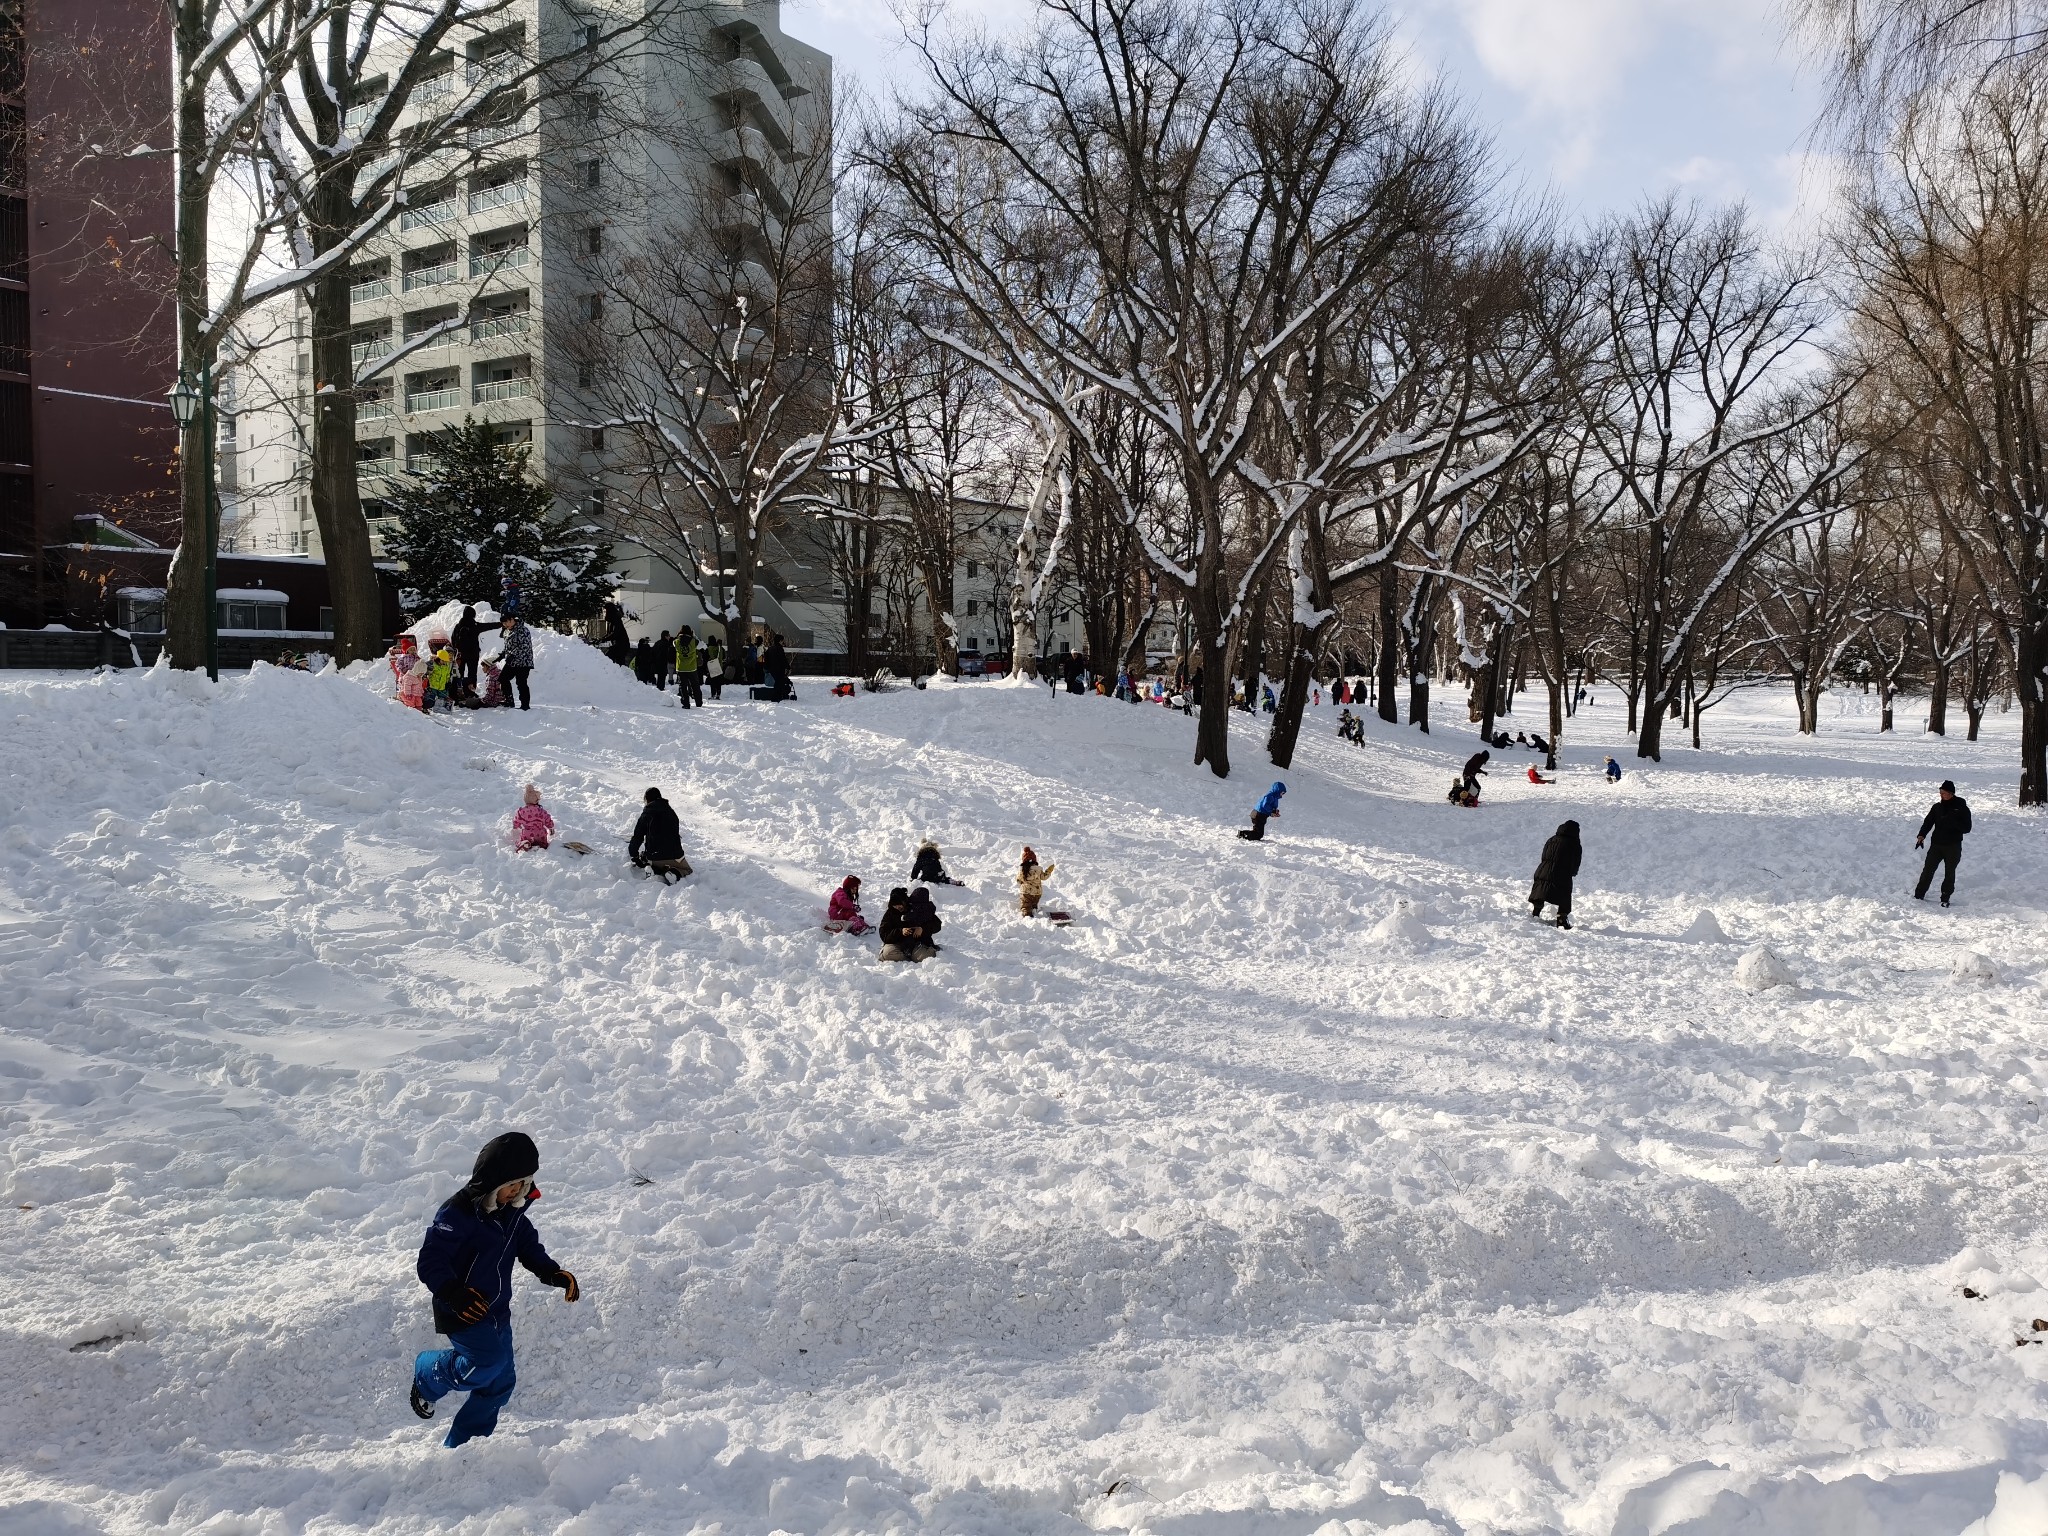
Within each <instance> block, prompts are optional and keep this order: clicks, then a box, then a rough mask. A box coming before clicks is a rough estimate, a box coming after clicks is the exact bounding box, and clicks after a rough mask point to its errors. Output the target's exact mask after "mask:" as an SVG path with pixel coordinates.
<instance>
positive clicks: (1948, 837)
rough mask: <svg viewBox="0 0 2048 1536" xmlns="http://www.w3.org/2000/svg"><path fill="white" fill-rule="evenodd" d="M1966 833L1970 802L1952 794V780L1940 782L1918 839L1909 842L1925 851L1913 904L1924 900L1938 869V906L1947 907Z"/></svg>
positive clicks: (1952, 890) (1953, 893)
mask: <svg viewBox="0 0 2048 1536" xmlns="http://www.w3.org/2000/svg"><path fill="white" fill-rule="evenodd" d="M1969 831H1970V802H1969V801H1967V800H1965V799H1963V797H1962V796H1960V795H1958V794H1957V793H1956V781H1955V780H1954V779H1943V780H1942V781H1941V793H1940V797H1939V798H1938V799H1937V800H1936V801H1935V802H1934V804H1933V805H1932V806H1931V807H1929V808H1928V812H1927V815H1926V817H1925V819H1924V820H1922V821H1921V823H1920V835H1919V836H1918V837H1916V838H1914V839H1913V846H1914V847H1915V848H1918V847H1921V846H1922V845H1923V844H1924V845H1925V846H1926V848H1927V862H1926V863H1924V864H1922V865H1921V866H1920V883H1919V884H1918V885H1917V886H1915V887H1914V888H1913V899H1914V900H1915V901H1925V900H1926V899H1927V887H1928V886H1929V885H1931V884H1932V883H1933V882H1934V871H1935V868H1936V866H1937V865H1938V866H1940V868H1941V904H1942V905H1943V906H1944V907H1945V906H1947V905H1948V899H1949V897H1951V896H1953V895H1955V893H1956V861H1957V860H1958V859H1960V858H1961V857H1962V856H1963V839H1964V838H1965V837H1966V836H1968V835H1969Z"/></svg>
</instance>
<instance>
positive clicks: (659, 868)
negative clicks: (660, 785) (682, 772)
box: [626, 789, 690, 885]
mask: <svg viewBox="0 0 2048 1536" xmlns="http://www.w3.org/2000/svg"><path fill="white" fill-rule="evenodd" d="M643 798H644V799H645V801H646V805H645V807H644V808H643V809H642V810H641V812H640V819H639V820H638V821H636V822H634V823H633V840H632V841H631V842H629V843H627V844H626V857H627V858H629V859H631V860H632V861H633V867H634V868H635V869H651V870H653V871H654V872H655V873H656V874H657V875H659V876H661V883H662V884H663V885H667V884H669V876H671V875H673V876H675V877H676V879H678V880H681V879H683V878H684V877H685V876H686V875H688V874H689V873H690V861H689V860H688V859H686V858H684V857H683V829H682V827H681V825H680V824H679V823H678V822H677V821H676V813H675V807H673V806H671V805H670V804H669V803H668V802H667V801H666V800H664V799H662V798H661V791H660V790H658V789H650V790H648V791H647V793H646V795H645V796H644V797H643Z"/></svg>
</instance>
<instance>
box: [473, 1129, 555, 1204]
mask: <svg viewBox="0 0 2048 1536" xmlns="http://www.w3.org/2000/svg"><path fill="white" fill-rule="evenodd" d="M538 1172H540V1148H539V1147H536V1146H535V1145H534V1144H533V1138H532V1137H531V1136H529V1135H527V1134H526V1133H525V1132H524V1131H507V1132H506V1133H505V1134H504V1135H502V1136H493V1137H492V1138H491V1139H490V1140H489V1141H487V1142H485V1143H484V1149H483V1151H481V1152H479V1153H477V1155H476V1167H475V1168H473V1169H471V1170H470V1174H469V1187H470V1189H471V1190H473V1191H475V1192H476V1193H477V1194H489V1193H490V1192H491V1191H492V1190H494V1189H496V1188H497V1187H498V1186H499V1185H500V1184H510V1183H511V1182H512V1181H513V1180H514V1179H530V1178H532V1177H533V1176H534V1175H535V1174H536V1173H538Z"/></svg>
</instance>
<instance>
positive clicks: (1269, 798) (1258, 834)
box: [1237, 783, 1287, 843]
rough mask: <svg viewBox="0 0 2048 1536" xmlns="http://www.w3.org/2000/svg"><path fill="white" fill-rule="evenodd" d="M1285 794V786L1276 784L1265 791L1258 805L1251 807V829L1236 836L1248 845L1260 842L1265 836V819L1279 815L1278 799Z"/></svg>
mask: <svg viewBox="0 0 2048 1536" xmlns="http://www.w3.org/2000/svg"><path fill="white" fill-rule="evenodd" d="M1286 793H1287V786H1286V785H1285V784H1279V783H1276V784H1274V786H1273V787H1272V788H1271V789H1269V790H1267V791H1266V793H1265V795H1264V797H1263V798H1261V799H1260V801H1259V803H1258V804H1257V805H1255V806H1253V807H1252V829H1251V831H1249V832H1240V833H1238V834H1237V835H1238V836H1239V837H1241V838H1243V839H1244V840H1245V841H1246V842H1248V843H1256V842H1260V841H1262V840H1263V839H1264V838H1265V836H1266V819H1267V818H1268V817H1269V816H1278V815H1279V814H1280V797H1281V796H1282V795H1284V794H1286Z"/></svg>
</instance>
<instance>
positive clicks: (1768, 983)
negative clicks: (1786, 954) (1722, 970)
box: [1735, 944, 1799, 992]
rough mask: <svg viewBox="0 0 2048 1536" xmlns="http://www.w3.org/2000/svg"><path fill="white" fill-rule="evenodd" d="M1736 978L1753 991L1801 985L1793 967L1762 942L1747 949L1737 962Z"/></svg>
mask: <svg viewBox="0 0 2048 1536" xmlns="http://www.w3.org/2000/svg"><path fill="white" fill-rule="evenodd" d="M1735 979H1736V980H1737V981H1739V982H1741V983H1742V984H1743V985H1744V986H1745V987H1747V988H1749V990H1750V991H1752V992H1764V991H1768V990H1769V989H1770V988H1772V987H1796V986H1798V985H1799V978H1798V977H1797V976H1796V975H1794V974H1793V972H1792V967H1791V966H1789V965H1787V964H1786V963H1785V962H1784V961H1783V960H1781V959H1779V958H1778V956H1777V955H1776V954H1775V953H1774V952H1773V951H1772V950H1770V949H1769V948H1768V947H1766V946H1765V945H1762V944H1759V945H1757V947H1756V948H1754V949H1752V950H1748V951H1746V952H1745V953H1744V954H1743V956H1742V958H1741V959H1740V960H1738V961H1736V962H1735Z"/></svg>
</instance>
